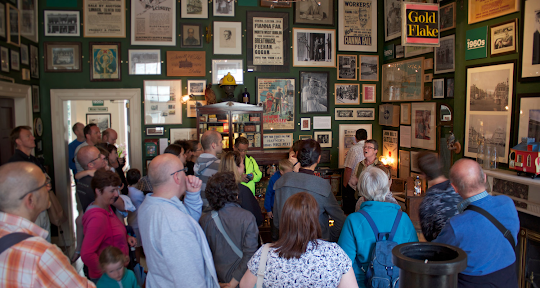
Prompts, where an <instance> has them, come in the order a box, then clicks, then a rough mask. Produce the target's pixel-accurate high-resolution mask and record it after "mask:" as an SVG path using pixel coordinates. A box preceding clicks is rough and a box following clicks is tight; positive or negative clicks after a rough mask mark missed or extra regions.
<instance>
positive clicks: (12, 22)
mask: <svg viewBox="0 0 540 288" xmlns="http://www.w3.org/2000/svg"><path fill="white" fill-rule="evenodd" d="M6 5H7V6H6V7H7V37H6V42H7V43H9V44H13V45H15V46H17V47H18V46H20V45H21V13H20V12H19V9H17V7H16V6H13V5H11V4H9V3H8V4H6Z"/></svg>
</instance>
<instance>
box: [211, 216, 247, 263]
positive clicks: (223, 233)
mask: <svg viewBox="0 0 540 288" xmlns="http://www.w3.org/2000/svg"><path fill="white" fill-rule="evenodd" d="M212 219H214V222H215V223H216V226H217V228H218V230H219V232H221V234H222V235H223V237H225V240H227V243H229V246H231V248H232V249H233V251H234V253H236V255H237V256H238V257H240V258H242V256H244V253H242V250H240V249H238V247H237V246H236V245H234V243H233V241H232V240H231V237H229V235H227V232H225V229H224V228H223V224H222V223H221V219H219V214H218V212H217V211H216V210H212Z"/></svg>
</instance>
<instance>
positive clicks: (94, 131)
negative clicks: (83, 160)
mask: <svg viewBox="0 0 540 288" xmlns="http://www.w3.org/2000/svg"><path fill="white" fill-rule="evenodd" d="M83 131H84V137H85V139H86V141H85V142H83V143H82V144H81V145H79V146H78V147H77V149H75V158H74V161H75V166H76V167H77V173H78V172H81V171H83V170H84V168H83V167H82V165H81V164H80V163H79V160H78V159H77V154H78V153H79V150H80V149H81V148H82V147H85V146H95V145H96V144H99V143H101V132H100V131H99V127H97V125H96V124H88V125H86V126H85V127H84V130H83Z"/></svg>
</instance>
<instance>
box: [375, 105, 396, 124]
mask: <svg viewBox="0 0 540 288" xmlns="http://www.w3.org/2000/svg"><path fill="white" fill-rule="evenodd" d="M399 110H400V107H399V105H393V104H381V105H379V125H384V126H392V127H399V120H400V118H399V112H400V111H399Z"/></svg>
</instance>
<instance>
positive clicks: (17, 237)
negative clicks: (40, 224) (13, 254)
mask: <svg viewBox="0 0 540 288" xmlns="http://www.w3.org/2000/svg"><path fill="white" fill-rule="evenodd" d="M31 237H34V236H32V235H30V234H28V233H24V232H14V233H11V234H8V235H5V236H4V237H2V238H0V254H2V253H3V252H4V251H6V250H7V249H9V248H11V247H12V246H14V245H17V244H18V243H20V242H22V241H24V240H26V239H28V238H31Z"/></svg>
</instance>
